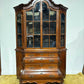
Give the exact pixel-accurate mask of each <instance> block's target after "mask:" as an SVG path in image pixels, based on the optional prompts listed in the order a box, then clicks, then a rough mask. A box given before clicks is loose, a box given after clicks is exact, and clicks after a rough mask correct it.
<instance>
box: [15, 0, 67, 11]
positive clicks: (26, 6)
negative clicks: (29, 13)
mask: <svg viewBox="0 0 84 84" xmlns="http://www.w3.org/2000/svg"><path fill="white" fill-rule="evenodd" d="M42 1H44V2H47V3H48V4H49V6H50V7H52V8H54V9H57V10H67V9H68V8H67V7H65V6H63V5H61V4H55V3H54V2H53V1H52V0H31V1H29V2H28V3H27V4H20V5H18V6H16V7H14V9H15V10H22V9H24V10H25V9H28V8H30V7H33V6H34V5H35V4H36V3H37V2H42Z"/></svg>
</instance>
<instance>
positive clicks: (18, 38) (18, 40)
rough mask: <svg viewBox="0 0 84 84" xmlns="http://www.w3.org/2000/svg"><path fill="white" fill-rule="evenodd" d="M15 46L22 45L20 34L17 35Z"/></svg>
mask: <svg viewBox="0 0 84 84" xmlns="http://www.w3.org/2000/svg"><path fill="white" fill-rule="evenodd" d="M17 46H18V47H21V46H22V36H21V35H18V36H17Z"/></svg>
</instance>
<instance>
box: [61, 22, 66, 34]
mask: <svg viewBox="0 0 84 84" xmlns="http://www.w3.org/2000/svg"><path fill="white" fill-rule="evenodd" d="M61 33H62V34H64V33H65V23H61Z"/></svg>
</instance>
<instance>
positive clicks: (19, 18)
mask: <svg viewBox="0 0 84 84" xmlns="http://www.w3.org/2000/svg"><path fill="white" fill-rule="evenodd" d="M17 22H19V23H21V13H19V14H18V15H17Z"/></svg>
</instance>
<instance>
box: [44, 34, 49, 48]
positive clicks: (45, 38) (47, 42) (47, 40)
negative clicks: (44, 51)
mask: <svg viewBox="0 0 84 84" xmlns="http://www.w3.org/2000/svg"><path fill="white" fill-rule="evenodd" d="M43 47H49V36H43Z"/></svg>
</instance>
